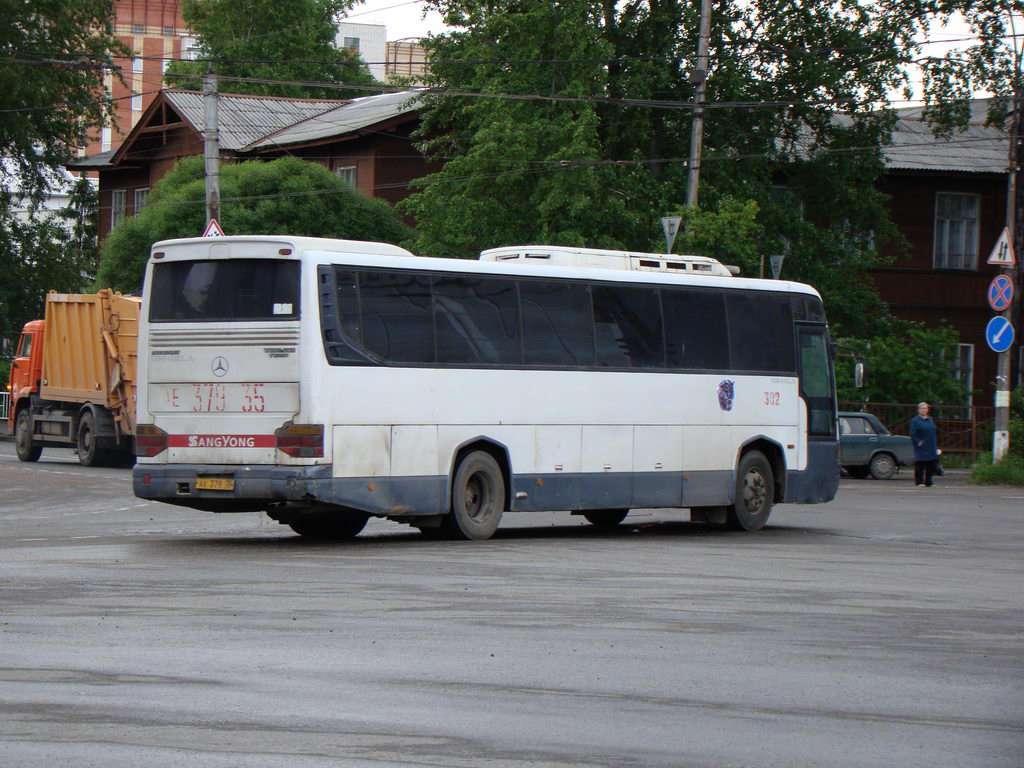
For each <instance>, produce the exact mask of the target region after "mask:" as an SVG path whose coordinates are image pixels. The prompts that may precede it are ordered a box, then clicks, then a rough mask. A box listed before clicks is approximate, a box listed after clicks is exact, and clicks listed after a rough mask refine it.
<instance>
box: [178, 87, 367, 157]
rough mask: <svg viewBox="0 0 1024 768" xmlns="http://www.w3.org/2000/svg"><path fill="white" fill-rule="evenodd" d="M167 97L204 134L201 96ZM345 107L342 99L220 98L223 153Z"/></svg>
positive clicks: (191, 93)
mask: <svg viewBox="0 0 1024 768" xmlns="http://www.w3.org/2000/svg"><path fill="white" fill-rule="evenodd" d="M164 95H165V96H166V97H167V100H168V101H169V102H170V103H171V104H172V105H173V106H174V108H175V109H177V110H178V111H179V112H180V113H181V114H182V116H183V117H184V118H185V119H186V120H188V121H189V122H190V123H192V125H193V126H194V127H195V128H196V130H198V131H202V130H203V125H204V122H205V121H204V118H203V94H202V93H201V92H199V91H164ZM345 103H347V102H345V101H342V100H340V99H283V98H273V97H270V96H237V95H233V94H228V93H221V94H218V97H217V121H218V122H219V123H220V146H221V149H224V150H229V151H238V150H240V149H242V148H243V147H245V146H248V145H249V144H252V143H253V142H255V141H259V140H260V139H262V138H263V137H264V136H267V135H268V134H271V133H274V132H276V131H280V130H281V129H282V128H287V127H289V126H292V125H295V124H296V123H298V122H300V121H303V120H307V119H309V118H311V117H315V116H316V115H320V114H322V113H324V112H328V111H330V110H332V109H334V108H335V107H337V106H339V105H341V104H345Z"/></svg>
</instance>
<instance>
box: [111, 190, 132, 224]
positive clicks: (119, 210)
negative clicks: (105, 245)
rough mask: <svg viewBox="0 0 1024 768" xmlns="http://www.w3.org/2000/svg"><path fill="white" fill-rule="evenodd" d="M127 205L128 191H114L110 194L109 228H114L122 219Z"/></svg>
mask: <svg viewBox="0 0 1024 768" xmlns="http://www.w3.org/2000/svg"><path fill="white" fill-rule="evenodd" d="M127 203H128V190H127V189H115V190H113V191H112V192H111V193H110V228H111V229H113V228H114V227H116V226H117V225H118V224H119V223H120V222H121V220H122V219H124V214H125V206H126V205H127Z"/></svg>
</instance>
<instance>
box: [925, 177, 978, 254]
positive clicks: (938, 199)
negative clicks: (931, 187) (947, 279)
mask: <svg viewBox="0 0 1024 768" xmlns="http://www.w3.org/2000/svg"><path fill="white" fill-rule="evenodd" d="M980 201H981V197H980V195H965V194H959V193H956V192H939V193H937V194H936V195H935V253H934V257H933V260H932V263H933V266H934V267H935V268H936V269H977V268H978V210H979V208H980V207H981V206H980Z"/></svg>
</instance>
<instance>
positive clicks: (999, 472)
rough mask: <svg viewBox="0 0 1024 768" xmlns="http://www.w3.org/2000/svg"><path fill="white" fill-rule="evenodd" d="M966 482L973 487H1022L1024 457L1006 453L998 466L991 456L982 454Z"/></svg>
mask: <svg viewBox="0 0 1024 768" xmlns="http://www.w3.org/2000/svg"><path fill="white" fill-rule="evenodd" d="M967 482H969V483H971V484H973V485H1024V456H1020V455H1017V454H1013V453H1007V454H1006V456H1004V457H1003V460H1002V461H1000V462H999V463H998V464H993V463H992V454H991V453H983V454H981V456H980V457H979V458H978V462H977V463H976V464H975V465H974V469H973V470H972V471H971V475H970V477H968V478H967Z"/></svg>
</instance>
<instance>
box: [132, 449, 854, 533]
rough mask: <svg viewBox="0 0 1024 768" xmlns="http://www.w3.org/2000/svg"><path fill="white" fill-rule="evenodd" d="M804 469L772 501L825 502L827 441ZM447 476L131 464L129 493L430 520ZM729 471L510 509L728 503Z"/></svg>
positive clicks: (642, 476)
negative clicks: (212, 485) (202, 485)
mask: <svg viewBox="0 0 1024 768" xmlns="http://www.w3.org/2000/svg"><path fill="white" fill-rule="evenodd" d="M812 450H813V451H815V453H816V454H821V455H820V456H817V455H816V456H814V458H815V459H817V460H816V461H811V462H810V463H809V467H811V469H808V470H807V471H803V472H797V471H790V472H787V473H786V482H785V490H784V492H783V498H782V499H781V500H780V501H785V502H788V503H795V504H814V503H818V502H823V501H829V500H831V499H832V498H833V497H834V496H835V493H836V490H837V488H838V486H839V469H838V464H837V463H836V459H835V444H834V443H821V444H813V448H812ZM197 478H230V480H231V481H232V483H231V488H230V489H225V490H202V489H199V488H196V480H197ZM448 482H449V480H448V478H447V477H446V476H432V477H364V478H337V477H332V476H331V468H330V467H326V466H319V467H268V466H220V465H218V466H210V465H199V464H172V465H152V464H149V465H146V464H139V465H136V467H135V469H134V471H133V474H132V483H133V487H134V491H135V495H136V496H139V497H141V498H144V499H153V500H157V501H165V502H169V503H172V504H182V505H185V506H191V507H196V508H198V509H208V510H211V511H223V512H235V511H237V512H242V511H252V510H260V509H265V508H266V507H267V506H269V505H271V504H276V503H279V502H283V501H295V502H307V501H308V502H322V503H327V504H336V505H339V506H343V507H351V508H354V509H359V510H363V511H365V512H370V513H373V514H378V515H436V514H438V513H440V512H445V511H447V510H448V498H449V489H448ZM734 487H735V473H734V472H733V471H732V470H720V471H703V472H685V473H683V472H637V473H628V472H624V473H613V472H606V473H589V474H579V473H575V474H568V473H553V474H544V475H517V476H514V477H513V478H512V488H511V494H510V496H511V508H512V509H513V510H515V511H522V512H529V511H541V510H576V509H580V510H586V509H644V508H657V507H704V506H717V505H722V504H729V503H731V502H732V500H733V493H734Z"/></svg>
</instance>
